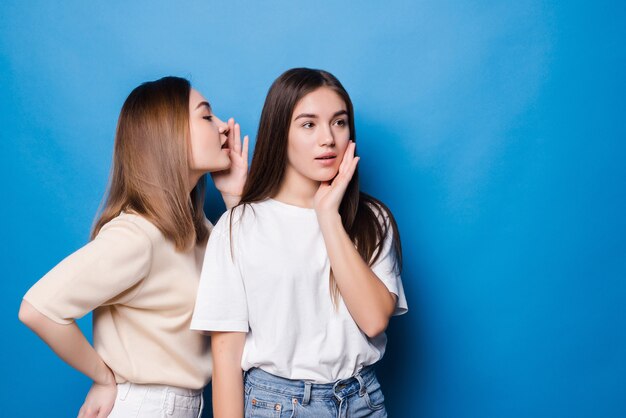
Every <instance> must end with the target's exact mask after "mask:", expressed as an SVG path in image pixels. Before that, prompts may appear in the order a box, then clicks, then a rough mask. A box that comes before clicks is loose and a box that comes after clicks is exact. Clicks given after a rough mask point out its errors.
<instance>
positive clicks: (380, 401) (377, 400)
mask: <svg viewBox="0 0 626 418" xmlns="http://www.w3.org/2000/svg"><path fill="white" fill-rule="evenodd" d="M363 396H364V397H365V402H367V406H368V407H369V409H371V410H372V411H380V410H381V409H383V408H384V407H385V396H384V395H383V390H382V389H381V388H380V383H378V382H375V383H374V384H373V385H371V386H370V387H368V388H367V390H366V391H365V394H364V395H363Z"/></svg>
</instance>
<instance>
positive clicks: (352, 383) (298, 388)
mask: <svg viewBox="0 0 626 418" xmlns="http://www.w3.org/2000/svg"><path fill="white" fill-rule="evenodd" d="M244 381H245V383H246V384H250V385H252V386H255V387H259V388H262V389H265V390H268V391H270V392H276V393H280V394H283V395H288V396H295V397H302V398H303V399H304V400H305V402H304V403H305V404H306V403H308V400H309V399H319V398H339V399H342V398H345V397H348V396H350V395H352V394H354V393H356V392H360V393H361V394H362V393H363V392H364V391H365V389H366V388H367V386H369V385H370V384H372V383H373V382H375V381H376V372H375V370H374V366H373V365H372V366H365V367H363V369H361V370H360V371H358V372H357V373H355V374H354V376H352V377H349V378H347V379H343V380H338V381H337V382H334V383H310V382H307V381H304V380H291V379H286V378H284V377H279V376H275V375H273V374H271V373H268V372H266V371H263V370H261V369H259V368H252V369H250V370H248V371H247V372H246V374H245V378H244Z"/></svg>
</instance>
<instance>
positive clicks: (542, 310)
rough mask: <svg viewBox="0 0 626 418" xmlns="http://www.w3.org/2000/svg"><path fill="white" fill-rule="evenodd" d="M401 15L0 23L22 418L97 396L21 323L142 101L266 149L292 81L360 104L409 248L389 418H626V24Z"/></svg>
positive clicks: (4, 352) (69, 410)
mask: <svg viewBox="0 0 626 418" xmlns="http://www.w3.org/2000/svg"><path fill="white" fill-rule="evenodd" d="M384 3H385V5H383V2H380V1H379V2H362V1H316V2H303V1H271V0H268V1H259V2H252V1H250V2H242V1H228V2H226V1H224V2H210V1H188V2H169V1H168V2H165V1H163V2H155V1H150V2H148V1H143V2H121V1H115V2H83V1H65V2H61V3H58V2H48V1H26V2H25V1H17V0H3V1H2V3H1V4H0V84H1V88H0V126H1V129H0V135H1V139H0V155H1V158H2V164H1V165H0V170H1V171H0V178H2V194H3V198H2V201H3V202H4V203H2V205H0V211H1V212H0V215H1V216H0V219H1V220H2V229H1V231H2V232H1V233H2V240H1V241H0V246H1V247H0V250H1V255H0V257H1V259H0V262H1V266H2V269H3V274H2V276H3V278H2V281H1V286H2V293H1V294H2V301H1V303H0V321H1V323H2V330H3V334H4V342H3V344H2V346H1V348H0V350H1V352H0V354H1V356H0V357H1V360H0V361H1V363H0V364H1V367H2V377H1V379H2V383H1V385H2V390H1V391H0V397H1V399H0V404H1V405H2V409H1V412H0V414H1V415H2V416H6V417H22V416H24V417H26V416H28V417H34V416H46V417H71V416H73V415H74V414H75V413H76V411H77V410H78V408H79V407H80V405H81V402H82V400H83V397H84V395H85V393H86V391H87V390H88V388H89V384H90V383H89V381H88V380H87V379H86V378H85V377H84V376H82V375H80V374H79V373H78V372H75V371H74V370H72V369H71V368H70V367H68V366H67V365H65V364H64V363H62V362H61V361H60V360H58V359H57V358H56V357H55V356H54V354H52V352H51V351H50V350H49V349H48V348H47V347H46V346H45V344H44V343H43V342H41V341H40V340H39V339H38V338H37V337H36V336H35V335H34V334H32V333H31V332H30V331H29V330H28V329H27V328H26V327H24V326H22V325H21V324H20V323H19V322H18V320H17V311H18V307H19V303H20V300H21V296H22V295H23V294H24V293H25V292H26V290H27V289H28V288H29V287H30V286H31V285H32V284H33V283H34V282H35V281H36V280H37V279H38V278H39V277H41V276H42V275H43V274H45V273H46V271H47V270H49V269H50V268H52V267H53V266H54V265H55V264H56V263H57V262H58V261H60V260H61V259H62V258H63V257H65V256H66V255H67V254H69V253H71V252H72V251H74V250H75V249H77V248H78V247H80V246H81V245H83V244H84V243H85V242H86V240H87V237H88V232H89V229H90V226H91V223H92V221H93V218H94V214H95V212H96V210H97V208H98V205H99V203H100V201H101V198H102V196H103V193H104V190H105V186H106V182H107V177H108V172H109V168H110V160H111V152H112V144H113V135H114V130H115V124H116V119H117V115H118V112H119V109H120V107H121V105H122V103H123V101H124V99H125V98H126V96H127V95H128V93H129V92H130V91H131V89H132V88H134V87H135V86H136V85H138V84H139V83H141V82H143V81H146V80H152V79H156V78H159V77H161V76H164V75H169V74H172V75H181V76H185V77H189V78H190V79H191V80H192V83H193V84H194V86H195V87H196V88H197V89H198V90H199V91H201V92H202V93H204V95H205V96H206V97H207V98H208V99H209V100H210V101H211V102H212V104H213V107H214V109H215V111H216V113H217V114H218V115H219V116H221V117H222V118H225V117H228V116H235V117H237V119H238V120H239V121H240V122H241V124H242V127H243V131H244V132H245V133H249V134H251V136H252V139H254V134H255V132H256V127H257V123H258V119H259V115H260V111H261V107H262V104H263V100H264V96H265V93H266V92H267V89H268V87H269V85H270V83H271V82H272V80H274V79H275V78H276V77H277V76H278V75H279V74H280V73H281V72H283V71H284V70H286V69H288V68H290V67H294V66H310V67H316V68H323V69H326V70H329V71H331V72H333V73H334V74H335V75H336V76H337V77H338V78H339V79H340V80H341V81H342V82H343V83H344V85H345V87H346V88H347V89H348V91H349V92H350V93H351V96H352V98H353V101H354V104H355V108H356V118H357V120H356V122H357V132H358V146H359V153H360V155H361V156H362V161H361V163H360V170H361V175H362V179H363V181H362V187H363V189H364V190H365V191H368V192H369V193H371V194H373V195H375V196H377V197H379V198H381V199H382V200H383V201H385V202H386V203H387V204H388V205H389V206H390V207H391V209H392V210H393V212H394V214H395V216H396V217H397V220H398V223H399V225H400V228H401V233H402V239H403V245H404V256H405V260H406V262H405V270H404V275H403V279H404V286H405V289H406V292H407V297H408V300H409V305H410V311H409V313H408V314H407V315H405V316H403V317H399V318H395V319H394V320H393V321H392V323H391V325H390V328H389V331H388V335H389V340H390V342H389V345H388V352H387V354H386V356H385V358H384V359H383V361H382V364H381V370H380V375H381V380H382V382H383V387H384V390H385V393H386V398H387V406H388V410H389V412H390V415H391V416H392V417H429V418H430V417H432V418H439V417H454V418H456V417H468V418H469V417H481V418H482V417H513V418H516V417H530V416H532V417H567V418H573V417H624V416H626V308H625V301H626V219H625V217H624V215H625V214H626V186H625V181H626V164H625V163H624V159H625V157H626V145H625V142H624V141H625V140H626V121H625V116H626V77H625V74H626V71H625V70H626V48H625V47H624V41H625V40H626V6H625V3H624V2H618V1H601V0H597V1H593V2H592V1H587V2H581V1H538V0H535V1H533V0H519V1H515V2H512V1H506V2H504V1H501V2H498V1H456V2H453V1H437V0H432V1H398V0H388V1H386V2H384ZM217 199H218V196H217V195H216V193H215V192H214V191H212V192H211V193H209V195H208V197H207V202H208V204H209V208H208V212H209V214H210V216H211V217H212V218H213V219H215V217H216V216H217V215H218V214H219V212H220V210H221V207H220V204H219V202H218V200H217ZM80 324H81V326H82V327H83V328H84V329H85V330H86V331H87V332H88V330H89V328H90V321H89V318H85V319H83V320H81V322H80Z"/></svg>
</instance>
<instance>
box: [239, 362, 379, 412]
mask: <svg viewBox="0 0 626 418" xmlns="http://www.w3.org/2000/svg"><path fill="white" fill-rule="evenodd" d="M244 392H245V404H244V405H245V406H244V408H245V414H244V415H245V417H246V418H252V417H259V418H261V417H272V418H280V417H282V418H290V417H299V418H309V417H310V418H322V417H332V418H357V417H371V418H386V417H387V411H386V410H385V398H384V397H383V392H382V390H381V389H380V383H378V379H377V378H376V373H375V372H374V368H373V367H371V366H369V367H365V368H363V370H361V371H360V372H358V373H357V374H355V375H354V376H353V377H350V378H348V379H345V380H339V381H337V382H335V383H327V384H315V383H310V382H306V381H302V380H289V379H285V378H282V377H278V376H274V375H273V374H270V373H267V372H264V371H263V370H261V369H257V368H253V369H250V370H248V371H247V372H246V374H245V376H244Z"/></svg>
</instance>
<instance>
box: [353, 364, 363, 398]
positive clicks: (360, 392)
mask: <svg viewBox="0 0 626 418" xmlns="http://www.w3.org/2000/svg"><path fill="white" fill-rule="evenodd" d="M354 378H355V379H356V380H357V381H358V382H359V396H363V395H365V392H366V387H365V382H364V381H363V377H362V376H361V371H360V370H359V371H358V372H357V373H356V374H355V375H354Z"/></svg>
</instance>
